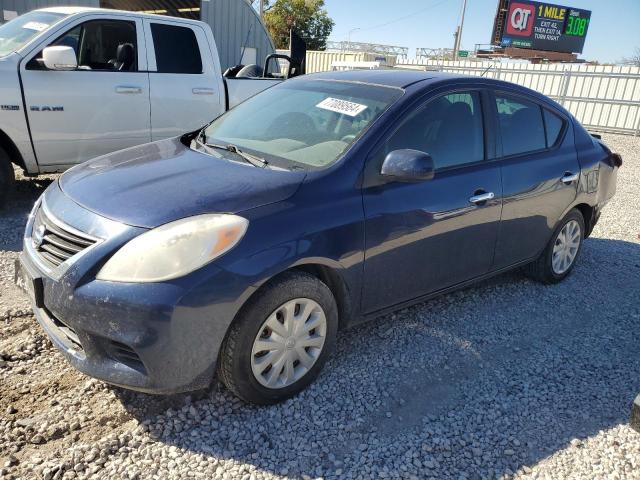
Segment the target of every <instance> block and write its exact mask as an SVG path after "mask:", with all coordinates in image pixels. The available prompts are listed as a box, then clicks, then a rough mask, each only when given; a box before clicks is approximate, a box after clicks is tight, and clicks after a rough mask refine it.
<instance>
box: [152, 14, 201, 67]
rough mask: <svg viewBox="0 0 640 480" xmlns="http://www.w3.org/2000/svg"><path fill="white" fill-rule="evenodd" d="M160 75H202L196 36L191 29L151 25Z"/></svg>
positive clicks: (159, 24) (157, 24)
mask: <svg viewBox="0 0 640 480" xmlns="http://www.w3.org/2000/svg"><path fill="white" fill-rule="evenodd" d="M151 35H152V36H153V44H154V46H155V51H156V65H157V69H158V73H187V74H197V73H202V58H201V56H200V48H199V47H198V40H197V39H196V35H195V33H194V32H193V30H191V29H190V28H187V27H178V26H175V25H165V24H162V23H152V24H151Z"/></svg>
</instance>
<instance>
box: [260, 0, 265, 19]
mask: <svg viewBox="0 0 640 480" xmlns="http://www.w3.org/2000/svg"><path fill="white" fill-rule="evenodd" d="M260 20H264V0H260Z"/></svg>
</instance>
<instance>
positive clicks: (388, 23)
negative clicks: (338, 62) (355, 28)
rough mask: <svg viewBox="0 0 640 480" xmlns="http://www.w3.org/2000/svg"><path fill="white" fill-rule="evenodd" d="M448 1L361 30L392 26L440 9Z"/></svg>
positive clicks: (441, 1) (444, 0) (443, 0)
mask: <svg viewBox="0 0 640 480" xmlns="http://www.w3.org/2000/svg"><path fill="white" fill-rule="evenodd" d="M448 1H449V0H440V1H439V2H436V3H434V4H433V5H429V6H428V7H425V8H421V9H420V10H417V11H415V12H413V13H410V14H408V15H404V16H402V17H399V18H396V19H394V20H389V21H388V22H384V23H381V24H379V25H374V26H372V27H365V28H360V29H359V30H373V29H374V28H382V27H386V26H387V25H391V24H392V23H396V22H400V21H402V20H406V19H408V18H411V17H415V16H416V15H418V14H420V13H423V12H426V11H427V10H431V9H432V8H435V7H438V6H440V5H442V4H443V3H447V2H448Z"/></svg>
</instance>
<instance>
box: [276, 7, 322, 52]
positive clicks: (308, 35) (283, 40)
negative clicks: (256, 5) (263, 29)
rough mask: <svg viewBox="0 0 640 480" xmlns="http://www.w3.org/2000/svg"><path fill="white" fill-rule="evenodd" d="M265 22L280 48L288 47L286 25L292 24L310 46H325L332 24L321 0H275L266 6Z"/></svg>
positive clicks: (314, 47) (317, 47)
mask: <svg viewBox="0 0 640 480" xmlns="http://www.w3.org/2000/svg"><path fill="white" fill-rule="evenodd" d="M265 3H267V2H265ZM264 22H265V24H266V25H267V29H268V30H269V34H270V35H271V38H273V42H274V43H275V46H276V48H283V49H286V48H289V29H290V28H293V29H294V30H295V31H296V32H297V33H298V35H300V36H301V37H302V38H303V39H304V41H305V42H307V48H308V49H309V50H324V49H325V48H326V46H327V38H328V37H329V35H330V34H331V30H332V29H333V25H334V22H333V20H331V18H329V15H328V14H327V11H326V10H325V9H324V0H275V2H273V4H271V5H267V7H266V8H265V13H264Z"/></svg>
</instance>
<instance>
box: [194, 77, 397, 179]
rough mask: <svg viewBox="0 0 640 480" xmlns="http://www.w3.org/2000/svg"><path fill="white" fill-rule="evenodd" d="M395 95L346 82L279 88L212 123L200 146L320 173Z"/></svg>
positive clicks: (386, 89) (292, 84)
mask: <svg viewBox="0 0 640 480" xmlns="http://www.w3.org/2000/svg"><path fill="white" fill-rule="evenodd" d="M401 95H402V90H400V89H397V88H389V87H382V86H371V85H363V84H359V83H350V82H337V81H323V80H313V81H298V80H293V81H288V82H283V83H282V84H280V85H278V86H276V87H273V88H271V89H269V90H267V91H265V92H263V93H260V94H259V95H256V96H255V97H252V98H250V99H249V100H247V101H245V102H244V103H241V104H240V105H238V106H237V107H235V108H234V109H232V110H230V111H229V112H227V113H226V114H224V115H223V116H221V117H220V118H218V119H217V120H215V121H214V122H213V123H212V124H211V125H209V126H208V127H207V128H206V130H205V131H204V140H205V141H206V143H208V144H212V145H235V146H236V147H238V148H239V149H241V150H242V151H248V152H250V153H252V154H254V155H257V156H259V157H261V158H264V159H266V160H268V162H269V163H270V164H272V163H273V164H276V165H279V166H283V167H285V168H287V167H291V166H297V167H298V168H300V167H302V168H305V169H319V168H324V167H326V166H328V165H330V164H332V163H334V162H335V161H336V160H337V159H338V158H339V157H340V156H341V155H342V154H343V153H344V152H345V151H346V150H347V149H348V148H349V146H350V145H351V144H353V143H354V142H355V140H356V139H357V138H358V137H359V136H360V135H361V134H362V133H363V132H364V131H365V130H366V129H367V128H368V127H369V126H370V125H371V124H372V123H373V122H374V121H375V120H376V119H377V118H378V117H379V116H380V115H381V114H382V113H383V112H384V111H385V110H386V109H387V108H388V107H389V106H390V105H391V104H392V103H393V102H394V101H395V100H397V99H398V98H399V97H400V96H401Z"/></svg>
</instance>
